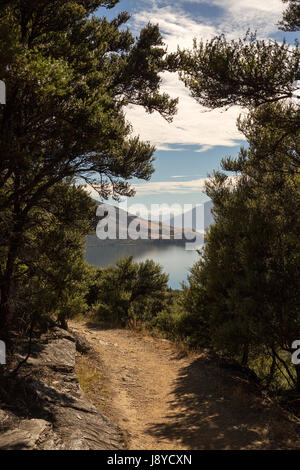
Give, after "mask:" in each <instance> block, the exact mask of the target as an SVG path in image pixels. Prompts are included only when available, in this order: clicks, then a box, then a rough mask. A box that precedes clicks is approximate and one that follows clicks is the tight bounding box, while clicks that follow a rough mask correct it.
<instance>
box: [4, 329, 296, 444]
mask: <svg viewBox="0 0 300 470" xmlns="http://www.w3.org/2000/svg"><path fill="white" fill-rule="evenodd" d="M76 351H77V352H76ZM20 359H21V357H20ZM79 381H80V384H81V385H80V384H79ZM83 389H84V390H85V392H84V391H83ZM0 391H1V390H0ZM5 393H6V394H5ZM1 396H2V397H4V398H5V397H6V399H4V398H3V399H2V403H1V402H0V449H50V450H51V449H79V450H80V449H84V450H89V449H93V450H94V449H97V450H104V449H109V450H117V449H124V448H126V449H134V450H142V449H146V450H147V449H149V450H192V449H199V450H204V449H205V450H206V449H208V450H212V449H299V448H300V438H299V426H300V421H299V419H298V418H296V416H294V415H293V414H291V413H290V414H289V413H287V412H286V411H285V410H283V409H282V408H281V407H280V406H279V405H278V404H277V403H275V402H274V401H272V400H271V399H270V398H269V397H268V395H267V394H266V392H265V391H264V390H263V389H262V387H261V385H260V383H259V381H258V379H257V378H256V376H255V375H254V374H251V372H250V371H249V370H247V369H245V368H242V367H241V366H239V365H238V364H237V363H235V362H233V361H230V360H228V359H226V358H220V357H218V356H217V355H216V354H215V353H213V352H212V351H203V352H202V353H201V354H197V355H196V354H193V355H186V354H183V353H180V352H179V351H178V350H177V349H176V348H175V347H174V345H172V344H171V343H170V342H168V341H165V340H161V339H155V338H152V337H150V336H145V335H142V334H138V333H135V332H132V331H129V330H124V329H103V328H101V327H100V326H97V325H95V324H89V323H83V322H72V323H71V324H70V331H69V332H68V331H65V330H61V329H59V328H56V329H54V330H53V331H52V332H51V334H46V335H44V336H42V337H41V338H40V339H39V340H38V341H36V342H35V344H34V348H33V354H32V356H31V357H30V359H29V360H28V362H27V364H26V365H25V366H23V368H22V373H21V374H20V376H19V377H17V378H16V379H15V382H13V385H11V387H10V389H9V390H2V394H0V397H1Z"/></svg>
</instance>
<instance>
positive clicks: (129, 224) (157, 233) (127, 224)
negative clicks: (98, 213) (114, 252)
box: [99, 204, 203, 244]
mask: <svg viewBox="0 0 300 470" xmlns="http://www.w3.org/2000/svg"><path fill="white" fill-rule="evenodd" d="M99 205H101V204H99ZM102 205H103V212H104V216H103V218H102V220H103V225H104V222H105V225H106V224H107V226H109V227H114V228H115V231H116V238H115V239H116V240H122V241H126V240H127V241H129V242H130V241H131V242H132V241H135V240H133V237H134V236H136V237H137V239H139V240H166V241H167V240H174V241H175V240H183V241H184V242H185V241H193V240H195V238H196V237H197V241H199V244H200V243H202V242H203V236H202V235H201V234H199V233H196V231H195V230H193V229H192V228H188V227H186V229H185V230H183V228H181V227H180V226H179V227H178V228H177V227H173V226H170V225H166V224H163V223H162V222H159V221H148V220H146V219H143V218H141V217H138V216H136V215H133V214H130V213H128V212H126V211H125V210H123V209H120V208H118V207H115V206H112V205H109V204H102ZM100 220H101V219H100V218H99V221H100ZM128 232H131V234H129V235H128ZM132 233H133V237H132ZM99 241H100V239H99Z"/></svg>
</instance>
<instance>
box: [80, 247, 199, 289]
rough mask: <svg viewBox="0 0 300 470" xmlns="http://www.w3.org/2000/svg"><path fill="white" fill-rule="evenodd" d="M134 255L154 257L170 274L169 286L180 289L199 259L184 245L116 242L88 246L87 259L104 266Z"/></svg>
mask: <svg viewBox="0 0 300 470" xmlns="http://www.w3.org/2000/svg"><path fill="white" fill-rule="evenodd" d="M129 255H132V256H133V258H134V261H138V262H139V261H145V260H146V259H152V260H153V261H155V262H156V263H159V264H160V265H161V266H162V267H163V270H164V272H165V273H167V274H168V275H169V286H170V287H171V288H172V289H180V288H181V282H182V281H186V280H187V276H188V273H189V269H190V268H191V267H192V266H193V264H194V263H195V261H197V260H198V259H199V254H198V253H197V251H187V250H185V248H184V246H178V245H167V246H153V245H149V244H145V246H143V244H141V243H139V244H136V245H135V244H134V243H133V244H130V245H129V244H122V242H120V244H117V245H116V244H114V245H106V244H104V245H102V246H100V245H99V246H89V245H88V246H87V248H86V260H87V262H88V263H89V264H92V265H94V266H99V267H102V268H105V267H107V266H108V265H110V264H114V263H115V262H116V261H117V260H118V259H120V258H124V257H125V256H129Z"/></svg>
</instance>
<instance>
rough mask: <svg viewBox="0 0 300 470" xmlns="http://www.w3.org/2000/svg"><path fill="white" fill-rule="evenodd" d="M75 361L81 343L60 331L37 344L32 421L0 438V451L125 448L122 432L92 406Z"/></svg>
mask: <svg viewBox="0 0 300 470" xmlns="http://www.w3.org/2000/svg"><path fill="white" fill-rule="evenodd" d="M77 345H78V340H77ZM84 346H85V348H88V345H87V344H85V345H84ZM77 347H78V346H77ZM75 356H76V339H75V338H74V336H73V335H72V334H70V333H69V332H68V331H65V330H62V329H59V328H55V329H54V330H53V331H51V333H50V334H47V335H46V336H45V337H44V338H41V339H40V341H39V342H38V343H36V344H35V345H34V349H33V354H32V355H31V357H30V359H29V360H28V361H27V363H26V366H25V367H26V369H27V370H26V375H27V376H28V374H30V375H31V378H30V380H28V381H27V382H26V394H28V395H29V396H30V397H31V403H30V404H29V414H30V416H31V418H32V419H26V420H25V419H20V420H18V422H17V424H16V423H15V424H14V426H13V427H9V429H5V432H2V434H0V449H7V450H8V449H47V450H52V449H53V450H57V449H70V450H105V449H106V450H116V449H122V448H124V441H123V435H122V432H121V430H120V429H119V428H118V427H117V426H116V425H115V424H113V423H111V422H110V421H109V420H108V418H106V417H105V416H104V415H103V414H102V413H101V412H100V411H99V410H98V409H97V408H96V407H95V406H94V405H92V404H91V403H90V402H89V401H88V399H87V398H86V396H85V394H84V392H83V390H82V389H81V387H80V385H79V382H78V379H77V376H76V375H75V371H74V369H75ZM2 413H5V411H2Z"/></svg>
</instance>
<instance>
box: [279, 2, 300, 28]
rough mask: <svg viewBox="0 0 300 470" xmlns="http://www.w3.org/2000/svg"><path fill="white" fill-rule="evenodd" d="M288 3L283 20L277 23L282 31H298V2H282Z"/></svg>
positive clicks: (299, 26)
mask: <svg viewBox="0 0 300 470" xmlns="http://www.w3.org/2000/svg"><path fill="white" fill-rule="evenodd" d="M282 1H283V2H284V3H288V7H287V9H286V11H285V12H284V14H283V20H282V21H281V22H280V23H279V24H280V26H281V29H283V30H284V31H299V30H300V2H299V0H282Z"/></svg>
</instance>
